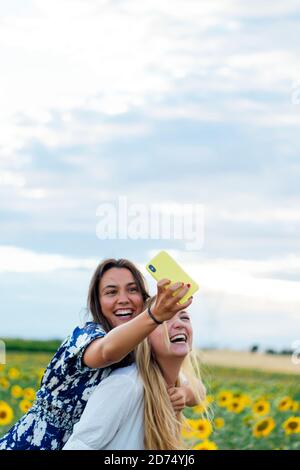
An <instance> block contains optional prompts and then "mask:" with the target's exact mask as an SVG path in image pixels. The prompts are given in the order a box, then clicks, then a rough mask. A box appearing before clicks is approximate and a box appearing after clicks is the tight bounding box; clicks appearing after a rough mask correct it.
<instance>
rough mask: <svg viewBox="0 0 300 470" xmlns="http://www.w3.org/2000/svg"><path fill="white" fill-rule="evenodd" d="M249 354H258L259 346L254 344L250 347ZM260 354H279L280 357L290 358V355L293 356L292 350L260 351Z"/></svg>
mask: <svg viewBox="0 0 300 470" xmlns="http://www.w3.org/2000/svg"><path fill="white" fill-rule="evenodd" d="M250 352H252V353H256V352H259V345H258V344H254V345H253V346H251V348H250ZM261 352H264V353H266V354H280V355H286V356H290V355H291V354H293V352H294V351H293V350H292V349H280V350H275V349H265V350H264V351H261Z"/></svg>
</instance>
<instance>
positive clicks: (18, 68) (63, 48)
mask: <svg viewBox="0 0 300 470" xmlns="http://www.w3.org/2000/svg"><path fill="white" fill-rule="evenodd" d="M33 5H34V8H33V9H32V10H31V11H30V10H29V11H27V12H26V15H25V14H24V15H23V16H17V12H16V15H15V16H14V15H12V14H10V15H8V14H7V15H5V14H4V15H3V18H2V22H1V30H0V44H1V52H0V60H1V63H2V68H3V70H5V73H2V74H1V77H0V102H1V115H2V117H1V119H0V135H1V138H0V149H1V148H2V150H1V152H2V153H3V152H4V153H7V154H12V153H13V152H14V151H15V150H17V149H19V148H21V147H22V146H24V145H25V143H26V142H28V140H30V139H31V138H38V139H40V140H42V141H43V142H45V144H46V145H50V146H51V145H58V144H60V143H61V144H62V145H65V144H66V143H68V142H69V141H70V140H72V139H74V140H73V141H72V142H73V143H75V144H76V143H77V142H79V141H81V142H87V143H89V142H93V141H95V140H96V139H97V138H99V139H100V141H101V140H102V139H103V138H104V139H105V138H108V139H112V138H113V137H114V136H115V135H116V133H119V132H121V133H122V129H121V126H119V127H116V128H114V130H113V131H112V130H111V128H110V126H108V125H107V126H103V125H99V128H98V127H97V126H92V127H91V129H90V130H89V131H88V129H86V128H85V129H84V131H85V132H82V133H78V128H77V125H76V123H75V124H74V122H73V123H72V119H71V120H70V119H69V118H67V122H68V124H69V126H68V128H67V129H63V132H60V131H58V130H56V131H55V130H54V129H52V130H51V111H53V110H55V111H56V112H60V113H61V114H62V116H64V117H66V116H69V117H70V116H71V115H72V114H68V113H69V112H71V111H72V110H73V109H93V110H96V111H99V112H101V113H104V115H108V116H113V115H118V114H123V113H126V112H128V111H130V110H134V109H141V108H142V109H144V110H145V111H146V112H147V109H148V108H149V111H150V115H151V113H152V115H153V117H155V115H156V116H157V117H159V116H168V115H169V113H170V111H169V110H168V109H167V108H166V107H165V105H164V104H162V107H161V109H160V103H161V101H162V100H163V99H165V98H167V97H170V96H173V95H174V96H176V94H177V93H178V91H179V90H182V91H183V90H185V87H187V88H186V90H187V91H189V92H190V93H193V92H196V91H197V89H198V90H201V89H202V90H203V88H205V90H206V92H209V91H211V92H218V91H224V92H228V91H230V92H232V93H236V92H238V91H242V90H244V91H246V90H249V89H252V90H270V89H272V90H273V91H276V90H277V91H280V92H281V93H282V92H284V90H285V88H286V86H287V85H286V83H287V81H289V80H293V79H295V78H297V77H296V75H297V73H299V72H300V61H299V54H298V51H297V48H296V46H295V45H294V46H293V48H294V51H293V50H291V51H288V50H285V49H284V48H282V49H280V48H279V47H278V46H276V45H274V46H273V48H272V47H270V45H269V44H266V45H265V46H264V47H263V48H262V50H256V49H255V47H254V48H253V47H251V40H252V39H251V34H249V35H248V36H247V25H246V23H245V22H243V23H240V22H239V21H240V19H241V17H243V16H244V15H246V16H247V15H251V14H253V15H254V16H255V15H257V16H259V15H260V14H264V13H266V15H268V16H273V15H279V14H282V13H285V14H289V13H293V12H294V11H295V10H296V8H297V5H296V3H295V2H292V4H290V5H281V4H280V3H279V2H275V3H274V4H273V3H272V8H271V6H269V7H265V8H264V9H263V10H262V8H261V4H259V3H258V2H255V3H254V5H253V8H252V4H251V8H248V7H246V6H245V5H243V2H241V1H239V2H236V1H232V0H218V1H216V0H214V1H211V0H210V1H206V2H205V1H203V2H198V1H196V0H187V1H186V2H185V3H184V6H183V3H182V0H174V1H173V2H172V8H170V5H169V4H168V3H164V2H161V1H158V0H155V1H154V0H152V1H149V0H139V1H137V0H128V1H124V2H117V3H114V2H108V1H90V2H84V1H82V0H80V1H79V0H77V1H70V0H60V1H57V0H55V1H54V0H45V1H43V2H40V1H36V2H34V3H33ZM218 29H219V31H218V32H217V33H216V30H218ZM227 31H229V32H230V34H231V35H232V34H233V36H231V35H230V36H229V37H228V36H227ZM245 33H246V34H245ZM240 35H242V37H243V40H245V41H246V43H245V44H244V43H243V46H244V45H245V47H243V50H246V51H247V52H242V49H241V47H240V48H239V47H238V44H239V37H240ZM245 37H246V39H245ZM20 77H22V79H21V80H20ZM154 105H156V107H157V109H156V110H155V111H154V110H153V106H154ZM218 105H220V107H219V108H216V107H211V106H210V105H209V104H208V103H207V104H205V105H204V104H203V103H202V109H197V108H198V107H197V105H193V106H191V105H189V106H187V108H186V109H184V107H183V108H180V107H179V109H178V110H175V112H174V116H177V117H181V116H183V117H189V118H190V119H194V118H196V119H200V120H207V121H218V120H221V119H223V120H227V119H228V117H229V116H230V113H229V112H228V109H226V107H224V106H222V103H221V101H220V100H219V102H218ZM171 111H172V109H171ZM155 113H156V114H155ZM19 114H22V115H25V116H28V117H31V119H33V120H34V122H33V125H32V126H29V127H27V128H26V126H24V125H22V124H21V123H16V121H15V117H16V116H17V115H19ZM276 116H277V117H276ZM276 116H275V117H273V120H272V119H271V116H270V114H268V115H267V116H266V117H264V115H262V116H261V115H259V116H258V119H257V120H256V124H260V125H266V126H270V125H273V124H274V125H275V126H276V125H280V124H282V125H286V126H294V125H297V123H298V120H297V117H296V116H295V113H294V112H293V111H292V110H288V109H287V111H286V112H285V115H284V116H281V117H280V112H278V113H277V115H276ZM231 118H232V113H231ZM238 118H240V116H238ZM244 118H245V120H247V116H245V117H244ZM249 119H251V114H250V116H249ZM252 122H253V123H255V120H253V119H252ZM36 123H38V124H36ZM65 123H66V121H65ZM124 132H126V130H124ZM86 134H87V136H86V141H85V140H84V139H85V135H86ZM76 137H77V140H76Z"/></svg>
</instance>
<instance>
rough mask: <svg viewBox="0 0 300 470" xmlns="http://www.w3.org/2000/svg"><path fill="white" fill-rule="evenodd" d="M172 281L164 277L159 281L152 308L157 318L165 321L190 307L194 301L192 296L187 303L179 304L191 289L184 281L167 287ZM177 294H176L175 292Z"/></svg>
mask: <svg viewBox="0 0 300 470" xmlns="http://www.w3.org/2000/svg"><path fill="white" fill-rule="evenodd" d="M170 283H171V281H170V280H169V279H162V280H160V281H159V282H158V283H157V296H156V301H155V304H154V306H153V307H152V308H151V310H152V313H153V315H154V316H155V318H157V320H159V321H161V322H163V321H167V320H170V319H171V318H172V317H173V316H174V315H175V314H176V313H177V312H180V310H184V309H185V308H188V307H189V306H190V305H191V303H192V302H193V298H192V297H190V298H189V299H188V300H187V301H186V302H185V303H183V304H178V302H179V300H180V299H182V298H183V297H184V296H185V295H186V293H187V292H188V290H189V287H188V286H187V285H184V283H183V282H177V283H176V284H172V285H171V286H169V287H167V286H168V285H169V284H170ZM176 291H178V292H177V293H176V295H174V293H175V292H176Z"/></svg>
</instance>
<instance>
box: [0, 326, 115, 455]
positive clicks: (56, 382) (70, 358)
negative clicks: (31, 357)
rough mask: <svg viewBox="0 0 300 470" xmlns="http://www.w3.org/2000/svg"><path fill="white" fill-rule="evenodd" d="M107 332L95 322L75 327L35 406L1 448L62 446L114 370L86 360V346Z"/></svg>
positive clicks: (53, 363) (57, 355) (1, 442)
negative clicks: (93, 366)
mask: <svg viewBox="0 0 300 470" xmlns="http://www.w3.org/2000/svg"><path fill="white" fill-rule="evenodd" d="M105 334H106V333H105V331H104V330H103V328H102V327H101V325H99V324H98V323H94V322H87V323H86V324H85V325H84V327H83V328H79V327H77V328H75V330H74V331H73V333H72V334H71V335H70V336H69V337H68V338H67V339H66V340H65V341H64V342H63V343H62V345H61V346H60V347H59V349H58V350H57V351H56V353H55V355H54V357H53V358H52V360H51V362H50V364H49V365H48V367H47V369H46V371H45V374H44V376H43V379H42V382H41V388H40V389H39V391H38V392H37V396H36V400H35V402H34V404H33V406H32V408H30V410H29V411H28V412H27V413H26V414H25V415H24V416H23V417H22V418H21V419H20V420H19V421H18V422H17V423H16V424H15V425H14V426H13V427H12V428H11V430H10V431H9V432H8V433H7V434H5V435H4V436H3V437H2V438H1V439H0V450H2V449H8V450H27V449H28V450H29V449H31V450H59V449H62V447H63V446H64V444H65V443H66V441H67V440H68V438H69V437H70V435H71V434H72V430H73V426H74V424H75V423H77V421H79V419H80V417H81V414H82V412H83V410H84V408H85V405H86V403H87V400H88V398H89V396H90V395H91V393H92V392H93V390H94V389H95V387H96V386H97V385H98V384H99V383H100V382H101V380H102V379H103V378H104V377H106V376H107V375H109V373H110V371H111V368H103V369H99V368H98V369H91V368H89V367H87V366H85V365H84V364H83V363H82V356H83V353H84V350H85V348H86V347H87V346H88V345H89V344H90V343H91V342H92V341H93V340H95V339H96V338H101V337H103V336H104V335H105Z"/></svg>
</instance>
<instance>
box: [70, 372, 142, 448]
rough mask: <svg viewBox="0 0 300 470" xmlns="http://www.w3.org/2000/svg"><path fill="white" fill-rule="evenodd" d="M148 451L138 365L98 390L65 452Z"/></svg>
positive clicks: (116, 374)
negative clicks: (145, 440) (145, 447)
mask: <svg viewBox="0 0 300 470" xmlns="http://www.w3.org/2000/svg"><path fill="white" fill-rule="evenodd" d="M71 449H74V450H141V449H144V387H143V383H142V381H141V379H140V377H139V375H138V371H137V368H136V365H135V364H132V365H130V366H128V367H123V368H119V369H116V370H114V371H113V372H112V373H111V374H110V375H109V376H108V377H107V378H105V379H103V380H102V381H101V383H100V384H99V385H98V386H97V387H96V388H95V390H94V391H93V393H92V395H91V396H90V398H89V400H88V402H87V405H86V407H85V409H84V412H83V413H82V416H81V418H80V421H79V422H78V423H76V424H75V426H74V429H73V434H72V435H71V437H70V439H69V440H68V442H67V443H66V444H65V446H64V448H63V450H71Z"/></svg>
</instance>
